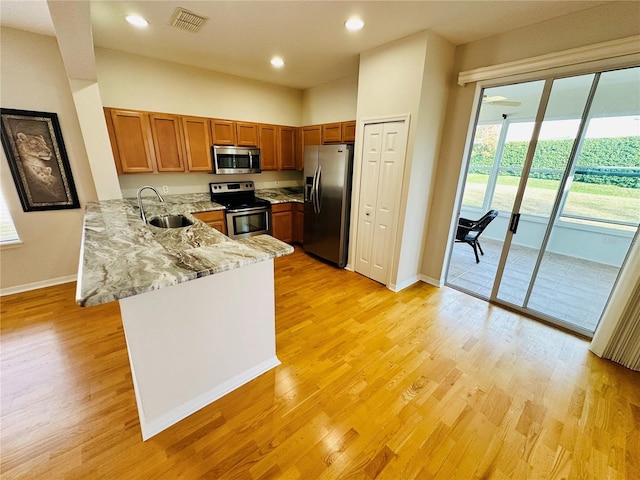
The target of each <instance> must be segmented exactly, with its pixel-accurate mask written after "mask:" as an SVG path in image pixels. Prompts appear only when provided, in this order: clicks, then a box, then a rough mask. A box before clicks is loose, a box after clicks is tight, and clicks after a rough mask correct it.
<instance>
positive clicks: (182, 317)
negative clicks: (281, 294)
mask: <svg viewBox="0 0 640 480" xmlns="http://www.w3.org/2000/svg"><path fill="white" fill-rule="evenodd" d="M274 302H275V301H274V283H273V260H267V261H262V262H258V263H254V264H250V265H247V266H243V267H242V268H236V269H233V270H228V271H226V272H222V273H217V274H215V275H210V276H206V277H203V278H199V279H197V280H192V281H190V282H185V283H181V284H178V285H175V286H172V287H168V288H163V289H161V290H155V291H150V292H146V293H142V294H140V295H135V296H132V297H127V298H123V299H121V300H120V309H121V313H122V322H123V324H124V331H125V336H126V341H127V349H128V351H129V361H130V363H131V371H132V374H133V384H134V388H135V394H136V402H137V405H138V414H139V417H140V427H141V429H142V438H143V440H147V439H148V438H150V437H152V436H153V435H155V434H157V433H159V432H161V431H162V430H164V429H166V428H168V427H169V426H171V425H173V424H175V423H177V422H178V421H180V420H182V419H183V418H185V417H187V416H188V415H190V414H192V413H193V412H195V411H197V410H199V409H200V408H202V407H204V406H206V405H208V404H209V403H211V402H213V401H214V400H217V399H218V398H220V397H222V396H224V395H226V394H227V393H229V392H231V391H232V390H234V389H236V388H238V387H239V386H241V385H243V384H245V383H247V382H249V381H250V380H252V379H254V378H256V377H257V376H259V375H261V374H262V373H264V372H266V371H268V370H270V369H272V368H273V367H275V366H277V365H279V364H280V361H279V360H278V357H277V356H276V342H275V303H274Z"/></svg>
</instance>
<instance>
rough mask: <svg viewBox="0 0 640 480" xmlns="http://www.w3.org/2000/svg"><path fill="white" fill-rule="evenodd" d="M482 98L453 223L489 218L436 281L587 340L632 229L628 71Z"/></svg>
mask: <svg viewBox="0 0 640 480" xmlns="http://www.w3.org/2000/svg"><path fill="white" fill-rule="evenodd" d="M482 98H483V103H482V105H481V107H480V112H479V116H478V121H477V124H476V129H475V138H474V143H473V148H472V149H471V158H470V162H469V170H468V173H467V181H466V184H465V189H464V192H463V198H462V208H461V212H460V216H461V217H463V218H469V217H473V216H475V217H479V216H481V215H482V214H483V213H484V212H486V211H488V210H489V209H495V210H498V211H499V215H498V217H497V219H496V220H495V221H493V222H492V223H491V224H490V225H489V226H488V227H487V228H486V230H485V231H483V232H482V233H481V235H480V237H478V238H479V241H480V244H481V246H482V247H483V249H484V251H485V255H484V256H482V257H480V260H481V261H480V262H479V263H476V262H475V258H473V257H472V252H469V251H467V250H468V249H469V247H468V246H466V245H464V242H459V243H457V244H455V245H454V247H453V249H452V256H451V259H450V263H449V269H448V275H447V283H448V284H450V285H452V286H454V287H457V288H461V289H464V290H466V291H469V292H470V293H473V294H475V295H478V296H481V297H484V298H487V299H489V300H491V301H494V302H496V303H501V304H505V305H508V306H511V307H512V308H515V309H519V310H523V311H527V312H529V313H532V314H534V315H536V316H539V317H540V318H543V319H545V320H547V321H550V322H552V323H557V324H559V325H561V326H563V327H566V328H569V329H572V330H575V331H577V332H579V333H582V334H585V335H591V334H592V333H593V331H594V329H595V326H596V325H597V322H598V320H599V318H600V315H601V314H602V310H603V309H604V306H605V304H606V301H607V299H608V297H609V295H610V293H611V290H612V288H613V286H614V282H615V279H616V278H617V275H618V272H619V269H620V267H621V265H622V263H623V261H624V258H625V256H626V254H627V251H628V249H629V246H630V244H631V241H632V240H633V238H634V234H635V233H636V231H637V229H638V224H639V222H640V68H631V69H625V70H618V71H611V72H602V73H594V74H590V75H581V76H575V77H567V78H558V79H548V80H546V81H539V82H529V83H523V84H516V85H509V86H506V87H493V88H488V89H485V90H484V91H483V96H482ZM498 109H499V110H498ZM498 112H500V113H498ZM465 248H466V249H467V250H465ZM470 253H471V255H469V254H470Z"/></svg>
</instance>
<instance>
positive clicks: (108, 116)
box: [103, 108, 123, 175]
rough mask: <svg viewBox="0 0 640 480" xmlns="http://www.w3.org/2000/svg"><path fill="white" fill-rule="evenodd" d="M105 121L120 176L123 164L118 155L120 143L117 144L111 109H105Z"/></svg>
mask: <svg viewBox="0 0 640 480" xmlns="http://www.w3.org/2000/svg"><path fill="white" fill-rule="evenodd" d="M103 111H104V119H105V121H106V122H107V132H108V133H109V142H110V143H111V151H112V152H113V160H114V162H115V164H116V171H117V173H118V175H122V173H123V172H122V164H121V163H120V155H118V142H116V133H115V131H114V129H113V120H112V119H111V109H110V108H103Z"/></svg>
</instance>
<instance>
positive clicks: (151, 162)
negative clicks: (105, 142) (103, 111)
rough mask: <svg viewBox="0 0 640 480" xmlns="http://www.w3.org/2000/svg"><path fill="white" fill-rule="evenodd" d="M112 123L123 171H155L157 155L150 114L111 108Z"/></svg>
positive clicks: (117, 153)
mask: <svg viewBox="0 0 640 480" xmlns="http://www.w3.org/2000/svg"><path fill="white" fill-rule="evenodd" d="M110 114H111V123H112V125H113V135H114V138H115V144H116V146H117V152H114V153H115V154H116V155H117V157H118V159H119V161H120V165H121V167H122V173H152V172H155V163H156V162H155V156H154V151H153V140H152V138H151V126H150V125H149V115H147V114H146V113H144V112H135V111H132V110H117V109H111V111H110Z"/></svg>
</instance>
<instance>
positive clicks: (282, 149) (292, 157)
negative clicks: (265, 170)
mask: <svg viewBox="0 0 640 480" xmlns="http://www.w3.org/2000/svg"><path fill="white" fill-rule="evenodd" d="M278 130H279V138H278V140H279V145H278V151H279V153H280V159H279V160H280V161H279V162H278V167H279V168H280V170H295V169H296V129H295V128H294V127H278ZM260 139H261V140H260V141H262V136H261V137H260Z"/></svg>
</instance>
